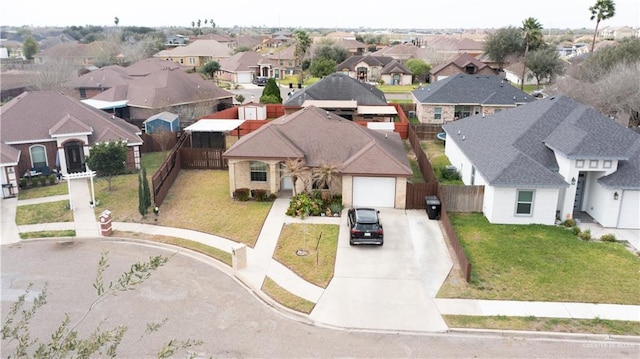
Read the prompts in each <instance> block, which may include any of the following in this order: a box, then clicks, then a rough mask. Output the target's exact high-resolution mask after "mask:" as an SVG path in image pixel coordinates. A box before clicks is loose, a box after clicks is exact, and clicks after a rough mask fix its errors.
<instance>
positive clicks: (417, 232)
mask: <svg viewBox="0 0 640 359" xmlns="http://www.w3.org/2000/svg"><path fill="white" fill-rule="evenodd" d="M64 199H68V196H55V197H51V198H42V199H34V200H28V201H17V200H16V199H15V198H9V199H3V200H2V244H3V245H4V244H10V243H15V242H19V241H20V237H19V233H20V232H30V231H41V230H48V229H52V230H54V229H75V230H76V233H77V236H76V237H77V238H78V239H82V238H93V237H100V231H99V223H98V221H97V220H96V214H95V212H94V208H92V207H91V206H90V203H89V202H90V200H91V199H90V189H89V185H88V180H73V181H72V184H71V200H72V203H73V207H74V222H68V223H47V224H37V225H28V226H20V227H18V226H16V225H15V213H16V207H17V206H18V205H25V204H33V203H42V202H50V201H57V200H64ZM288 204H289V199H288V198H278V199H276V200H275V202H274V203H273V205H272V208H271V210H270V212H269V214H268V216H267V219H266V221H265V223H264V225H263V227H262V231H261V232H260V235H259V237H258V240H257V243H256V246H255V248H247V263H248V266H247V267H246V268H244V269H239V270H236V271H235V276H236V277H237V278H238V279H240V280H241V281H243V282H244V283H245V284H246V285H247V286H248V287H250V288H251V289H252V290H253V291H255V292H256V293H258V294H260V295H261V297H263V298H264V297H265V296H266V295H265V294H264V293H262V291H261V287H262V283H263V282H264V280H265V278H266V277H269V278H271V279H272V280H274V281H275V282H276V283H277V284H278V285H279V286H281V287H282V288H284V289H286V290H287V291H289V292H291V293H292V294H294V295H296V296H298V297H301V298H304V299H306V300H308V301H311V302H313V303H316V304H318V303H322V305H319V306H318V307H319V308H317V309H318V310H316V309H314V311H313V312H312V313H311V315H309V316H308V319H311V320H312V321H314V322H315V323H316V324H324V325H329V326H339V327H344V328H349V329H364V330H380V331H394V332H397V331H403V330H402V329H399V328H406V326H403V325H400V326H399V325H398V323H396V322H394V321H393V320H390V319H389V318H390V317H392V316H393V313H390V312H385V311H384V310H377V311H375V315H377V316H379V317H380V320H378V321H370V320H368V321H367V323H372V322H373V323H377V324H376V325H377V327H372V326H371V325H370V324H367V325H366V326H365V327H361V326H359V324H358V323H360V324H362V321H361V320H362V318H359V319H358V318H355V319H354V318H352V319H351V321H347V322H345V320H346V319H348V318H347V317H343V316H340V318H337V317H336V315H337V314H336V313H339V312H341V311H342V310H343V308H342V307H336V306H339V305H341V304H340V303H344V302H345V301H354V300H355V301H357V300H361V299H362V298H361V296H360V293H357V290H356V291H354V287H350V286H349V285H346V286H344V285H342V286H341V285H335V286H332V285H331V284H330V286H329V287H328V288H326V289H325V288H321V287H318V286H315V285H313V284H311V283H308V282H306V281H305V280H303V279H302V278H300V277H299V276H298V275H296V274H295V273H294V272H292V271H291V270H290V269H288V268H286V267H285V266H283V265H282V264H280V263H279V262H277V261H276V260H274V259H273V253H274V251H275V248H276V245H277V241H278V238H279V235H280V231H281V229H282V226H283V225H284V224H285V223H294V222H302V221H303V220H301V219H298V218H291V217H288V216H286V215H285V211H286V208H287V206H288ZM343 217H344V216H342V217H338V218H333V217H310V218H307V219H305V220H304V223H330V224H338V225H341V233H342V232H347V231H346V230H345V228H346V227H345V228H343V227H344V226H343V225H342V224H344V223H343V222H342V220H343V219H344V218H343ZM422 217H424V216H421V217H420V218H418V217H417V216H416V215H413V214H411V213H409V214H407V219H406V220H407V221H408V226H409V227H410V229H409V232H410V233H411V237H414V236H422V237H419V238H428V237H429V236H433V235H434V234H433V233H431V234H429V230H428V229H426V228H424V227H425V223H424V222H422V220H424V218H422ZM113 229H114V230H120V231H129V232H137V233H147V234H158V235H165V236H171V237H178V238H184V239H189V240H192V241H196V242H200V243H203V244H206V245H208V246H211V247H215V248H218V249H220V250H223V251H225V252H228V253H231V252H232V250H233V249H234V248H238V247H239V246H242V244H239V243H237V242H234V241H230V240H228V239H225V238H222V237H219V236H215V235H211V234H207V233H202V232H198V231H193V230H187V229H180V228H170V227H163V226H158V225H154V224H141V223H124V222H114V223H113ZM343 236H344V234H341V238H342V237H343ZM343 240H344V238H343ZM347 241H348V239H347ZM343 242H344V241H343ZM410 242H412V244H411V245H410V247H411V248H413V251H414V254H413V256H418V257H420V258H422V261H423V262H424V261H427V260H428V261H430V262H434V261H438V260H440V259H438V258H439V257H440V256H445V257H448V253H444V252H443V251H442V250H438V251H435V252H434V250H433V248H432V245H428V244H426V243H425V242H424V241H420V240H419V241H416V240H415V238H413V239H411V240H410ZM345 243H346V242H345ZM341 247H342V248H341ZM385 247H386V244H385ZM427 247H429V248H427ZM391 248H393V247H390V250H389V251H386V252H384V254H385V255H386V254H387V253H396V252H394V250H392V249H391ZM384 249H387V248H384ZM343 250H349V246H348V243H347V245H345V244H344V243H342V244H341V245H339V249H338V251H343ZM435 253H437V255H436V254H435ZM338 255H340V253H339V254H338ZM384 258H388V260H394V259H393V256H386V257H384ZM420 258H417V259H420ZM425 258H426V259H425ZM395 260H396V261H397V260H399V259H398V258H396V259H395ZM449 260H450V258H449ZM351 265H353V266H357V265H358V264H357V263H352V264H351ZM443 265H444V266H446V265H448V263H443ZM420 271H421V268H419V267H417V268H412V269H411V272H412V273H416V274H419V272H420ZM443 275H444V276H445V277H446V273H444V274H443ZM441 277H442V275H440V274H439V275H438V278H426V277H425V276H424V275H422V276H420V275H417V276H416V278H417V279H415V280H412V281H403V283H404V284H405V286H404V287H402V288H404V289H402V290H401V293H398V292H397V291H396V289H394V290H393V291H390V292H389V293H388V295H386V296H385V297H383V298H367V301H369V302H371V301H373V302H371V303H369V304H371V305H374V302H375V300H382V301H393V304H394V306H395V307H398V308H405V309H404V310H405V311H406V310H409V309H410V308H414V309H415V308H422V306H424V303H417V302H413V301H412V300H415V299H416V298H422V299H423V300H424V301H428V303H429V305H428V306H427V307H429V308H431V307H432V308H434V310H433V311H432V310H431V309H429V310H427V309H428V308H427V309H423V310H422V311H421V313H426V315H427V316H426V317H425V316H422V317H420V318H418V319H419V320H421V321H430V323H427V324H424V325H417V324H416V325H414V326H410V327H409V328H410V329H409V330H408V331H417V332H420V331H423V332H442V331H446V330H447V327H446V325H443V323H444V321H443V320H442V317H441V315H442V314H460V315H478V316H489V315H504V316H535V317H540V318H542V317H549V318H576V319H594V318H600V319H611V320H631V321H640V306H634V305H613V304H589V303H552V302H519V301H493V300H472V299H442V298H435V295H436V293H437V291H438V290H439V287H440V285H441V284H442V279H443V278H441ZM342 280H343V281H344V280H346V281H348V278H347V277H344V278H342ZM388 280H389V281H390V282H388V285H390V284H392V283H391V282H392V281H393V279H388ZM332 282H333V281H332ZM338 282H339V280H338V281H336V283H338ZM407 284H410V285H409V286H407ZM394 288H396V287H394ZM329 289H331V290H329ZM404 291H408V292H404ZM415 291H418V292H419V293H418V295H417V296H413V297H411V296H407V294H408V293H414V292H415ZM383 292H384V291H383ZM350 296H355V297H353V298H352V297H350ZM403 298H406V299H403ZM403 300H404V302H403ZM328 304H329V305H328ZM384 307H385V306H383V307H380V308H384ZM386 307H389V306H386ZM421 315H422V314H421ZM385 318H387V319H385ZM391 319H393V318H391ZM384 323H388V325H387V324H384Z"/></svg>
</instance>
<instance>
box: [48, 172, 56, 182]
mask: <svg viewBox="0 0 640 359" xmlns="http://www.w3.org/2000/svg"><path fill="white" fill-rule="evenodd" d="M47 181H48V182H49V184H56V175H54V174H50V175H49V176H48V177H47Z"/></svg>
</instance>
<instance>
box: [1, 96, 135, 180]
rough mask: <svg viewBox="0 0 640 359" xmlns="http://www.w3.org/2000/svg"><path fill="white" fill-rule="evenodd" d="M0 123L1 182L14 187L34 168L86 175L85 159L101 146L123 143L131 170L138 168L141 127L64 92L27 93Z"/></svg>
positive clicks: (10, 106) (3, 112)
mask: <svg viewBox="0 0 640 359" xmlns="http://www.w3.org/2000/svg"><path fill="white" fill-rule="evenodd" d="M0 121H1V122H0V125H1V127H2V132H1V133H0V140H1V142H2V169H3V175H2V176H0V178H1V179H2V181H3V182H2V184H9V185H12V186H13V188H15V189H17V183H16V181H18V180H19V179H20V177H22V176H23V174H25V173H29V171H31V170H33V171H34V172H41V173H50V172H52V171H53V170H54V169H56V170H59V171H60V173H62V174H63V175H66V174H69V173H85V172H87V171H88V169H87V167H86V166H85V156H87V155H88V154H89V152H90V150H91V146H93V145H94V144H95V143H100V142H110V141H118V140H123V141H125V142H126V143H127V147H128V152H127V160H126V165H127V168H129V169H137V168H140V151H139V146H140V145H142V139H141V138H140V136H139V135H140V133H141V132H140V130H139V129H138V128H136V127H135V126H133V125H131V124H129V123H127V122H125V121H124V120H122V119H120V118H117V117H114V116H111V115H109V114H108V113H106V112H103V111H100V110H97V109H95V108H93V107H91V106H88V105H86V104H84V103H82V102H81V101H79V100H77V99H75V98H72V97H70V96H67V95H64V94H62V93H59V92H56V91H33V92H24V93H22V94H21V95H19V96H18V97H16V98H14V99H12V100H11V101H9V102H8V103H6V104H5V105H3V106H2V107H0ZM7 146H9V147H10V148H9V147H7ZM17 153H19V155H18V156H17V157H16V154H17ZM16 159H17V161H16ZM12 167H13V169H11V168H12ZM5 181H7V182H5Z"/></svg>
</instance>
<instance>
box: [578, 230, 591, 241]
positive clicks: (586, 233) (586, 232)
mask: <svg viewBox="0 0 640 359" xmlns="http://www.w3.org/2000/svg"><path fill="white" fill-rule="evenodd" d="M578 238H580V239H582V240H583V241H590V240H591V230H590V229H585V230H584V231H582V232H580V233H579V234H578Z"/></svg>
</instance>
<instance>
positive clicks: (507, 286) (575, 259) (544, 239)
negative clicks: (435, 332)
mask: <svg viewBox="0 0 640 359" xmlns="http://www.w3.org/2000/svg"><path fill="white" fill-rule="evenodd" d="M450 217H451V222H452V224H453V226H454V228H455V231H456V234H457V235H458V238H459V239H460V241H461V243H462V245H463V247H464V248H465V252H466V253H467V256H468V257H469V260H470V261H471V263H472V266H473V267H472V272H471V283H468V284H467V283H466V282H465V281H463V280H456V279H454V278H449V280H447V282H446V283H445V285H444V286H443V287H442V288H441V290H440V293H439V294H438V296H439V297H445V298H480V299H503V300H535V301H559V302H565V301H566V302H587V303H612V304H633V305H638V304H640V276H639V275H638V273H640V259H638V257H636V256H635V255H634V254H632V253H631V252H630V251H629V250H627V249H626V248H625V246H624V245H623V244H621V243H608V242H594V241H589V242H587V241H582V240H580V239H578V238H577V237H576V236H575V235H574V234H573V233H572V231H570V230H568V229H566V228H564V227H558V226H544V225H498V224H490V223H489V222H488V221H487V220H486V218H485V217H484V216H483V215H482V214H480V213H473V214H450Z"/></svg>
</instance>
